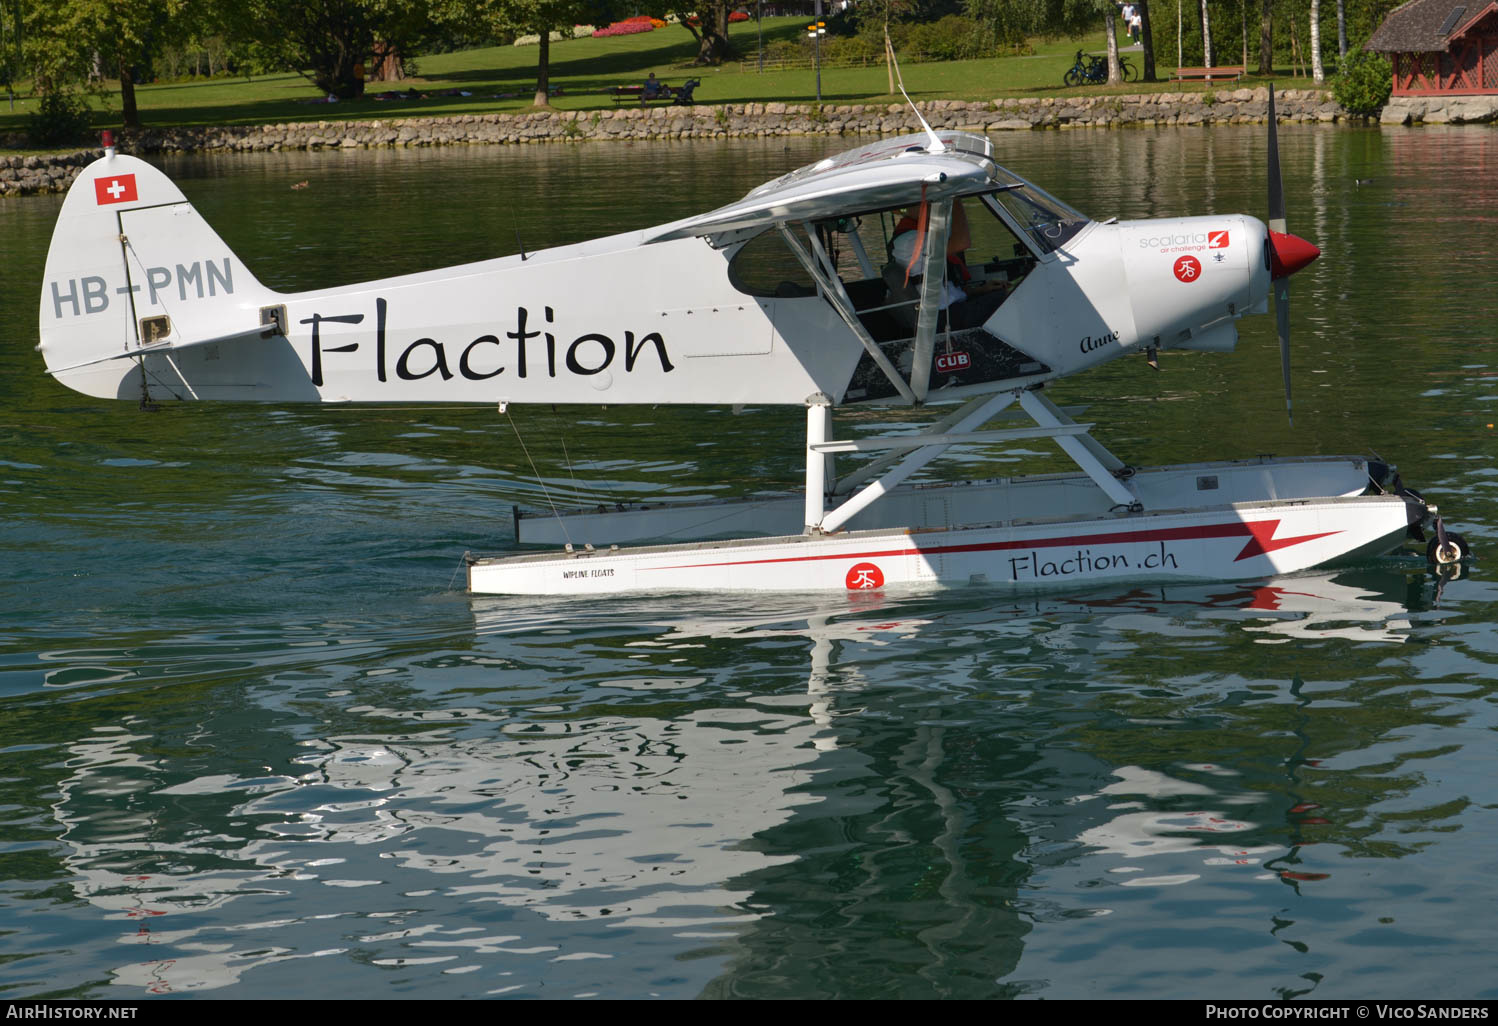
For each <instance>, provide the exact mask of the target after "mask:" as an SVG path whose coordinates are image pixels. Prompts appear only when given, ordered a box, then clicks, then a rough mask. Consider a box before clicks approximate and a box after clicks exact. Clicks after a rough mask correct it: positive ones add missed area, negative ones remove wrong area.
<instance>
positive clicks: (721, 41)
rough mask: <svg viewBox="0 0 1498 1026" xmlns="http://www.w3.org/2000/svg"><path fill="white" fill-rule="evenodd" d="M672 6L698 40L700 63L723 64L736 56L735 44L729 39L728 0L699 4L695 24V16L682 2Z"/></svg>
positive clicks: (712, 0)
mask: <svg viewBox="0 0 1498 1026" xmlns="http://www.w3.org/2000/svg"><path fill="white" fill-rule="evenodd" d="M671 6H672V9H673V13H674V14H675V15H676V20H677V21H678V22H680V23H681V24H682V25H683V26H685V27H686V30H687V31H688V32H690V33H692V38H693V39H695V40H697V63H698V64H722V63H723V62H724V61H725V60H728V59H729V58H731V57H733V56H734V51H733V44H732V43H730V42H729V41H728V15H729V13H730V7H729V3H728V0H709V2H708V3H705V4H699V5H698V7H697V15H696V16H695V20H696V21H697V24H695V25H694V24H693V23H692V22H693V20H694V16H693V15H691V14H689V13H688V12H687V11H686V10H685V9H684V7H683V5H682V4H681V3H679V2H678V3H673V4H672V5H671Z"/></svg>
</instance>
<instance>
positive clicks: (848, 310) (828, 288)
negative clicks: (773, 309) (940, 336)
mask: <svg viewBox="0 0 1498 1026" xmlns="http://www.w3.org/2000/svg"><path fill="white" fill-rule="evenodd" d="M777 230H778V231H779V232H780V237H781V238H783V239H784V240H785V244H786V245H787V246H789V247H790V249H791V252H792V253H794V254H795V255H796V259H797V260H798V261H800V263H801V266H802V267H804V268H806V271H807V273H808V274H810V275H811V276H812V280H814V281H815V282H816V283H817V285H819V286H820V287H821V289H822V291H823V292H824V293H826V295H827V299H828V301H829V302H831V304H832V309H834V310H836V311H837V315H838V316H839V317H841V318H842V319H843V323H844V324H846V325H847V326H848V328H849V330H850V331H852V332H853V334H854V335H856V336H858V341H859V342H862V343H863V347H864V349H866V350H867V351H868V354H869V356H871V357H873V359H874V364H875V366H877V367H878V368H879V369H880V370H881V371H883V372H884V376H885V377H886V378H889V381H890V384H892V385H894V386H895V390H896V391H897V392H899V393H900V396H901V397H902V398H903V399H904V400H905V401H906V402H908V403H914V402H915V401H916V398H915V393H914V392H912V391H911V390H910V386H909V385H907V384H906V383H905V379H904V378H902V377H900V372H899V371H898V370H896V369H895V365H894V364H892V363H890V362H889V357H887V356H885V355H884V350H882V349H880V348H879V343H877V342H875V341H874V337H873V336H872V335H870V334H869V332H868V329H867V328H865V327H864V326H863V322H862V321H860V320H859V319H858V314H857V312H855V310H854V308H853V300H852V299H850V298H849V296H848V290H847V289H845V288H843V283H842V282H841V281H839V280H838V278H837V277H836V276H835V275H829V274H827V272H826V271H824V270H823V269H822V265H821V264H820V262H819V261H818V260H816V259H814V258H813V257H812V255H811V254H810V253H808V252H807V251H806V247H805V246H803V245H801V240H799V239H797V238H796V235H795V233H794V232H792V231H791V230H790V228H789V227H788V226H786V225H783V224H782V225H778V226H777ZM806 237H807V238H808V239H809V240H810V241H811V244H812V245H813V246H815V247H816V249H817V252H818V253H819V254H820V255H821V256H822V257H823V258H824V259H825V257H826V253H825V252H823V251H822V244H821V243H820V242H818V241H817V233H816V229H815V228H812V227H810V226H808V231H807V233H806Z"/></svg>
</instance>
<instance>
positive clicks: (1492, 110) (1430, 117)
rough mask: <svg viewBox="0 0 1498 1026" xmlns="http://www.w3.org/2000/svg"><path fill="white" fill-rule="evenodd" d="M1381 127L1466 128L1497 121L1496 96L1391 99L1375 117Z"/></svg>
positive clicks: (1497, 106) (1404, 97) (1399, 97)
mask: <svg viewBox="0 0 1498 1026" xmlns="http://www.w3.org/2000/svg"><path fill="white" fill-rule="evenodd" d="M1378 120H1379V122H1380V123H1382V124H1385V125H1408V124H1426V125H1470V124H1479V125H1480V124H1486V123H1488V122H1492V121H1498V96H1394V97H1391V98H1390V99H1389V103H1388V105H1387V106H1386V107H1384V109H1383V113H1382V114H1380V115H1379V119H1378Z"/></svg>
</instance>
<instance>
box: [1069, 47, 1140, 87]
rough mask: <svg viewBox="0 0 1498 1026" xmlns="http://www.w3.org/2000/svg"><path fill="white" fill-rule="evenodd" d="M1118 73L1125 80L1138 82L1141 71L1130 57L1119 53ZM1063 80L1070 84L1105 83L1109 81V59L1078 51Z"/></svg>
mask: <svg viewBox="0 0 1498 1026" xmlns="http://www.w3.org/2000/svg"><path fill="white" fill-rule="evenodd" d="M1118 73H1119V75H1120V76H1121V77H1122V78H1123V80H1124V81H1125V82H1137V81H1138V80H1139V71H1138V69H1137V68H1135V67H1134V65H1132V64H1130V63H1129V58H1128V57H1126V56H1124V55H1123V54H1119V55H1118ZM1061 81H1063V82H1065V83H1066V84H1067V85H1068V86H1079V85H1105V84H1106V83H1107V81H1108V61H1107V58H1105V57H1097V56H1094V55H1091V54H1084V53H1083V52H1082V51H1081V50H1078V51H1077V56H1076V61H1075V63H1073V64H1072V66H1071V67H1070V68H1069V69H1067V72H1066V74H1065V75H1063V76H1062V77H1061Z"/></svg>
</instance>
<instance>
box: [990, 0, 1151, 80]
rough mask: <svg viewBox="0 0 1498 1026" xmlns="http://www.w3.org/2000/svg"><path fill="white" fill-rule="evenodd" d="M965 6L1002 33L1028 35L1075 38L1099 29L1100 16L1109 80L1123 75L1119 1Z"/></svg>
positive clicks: (995, 0) (1009, 0) (1017, 0)
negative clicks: (1117, 22) (1105, 38)
mask: <svg viewBox="0 0 1498 1026" xmlns="http://www.w3.org/2000/svg"><path fill="white" fill-rule="evenodd" d="M966 7H967V14H968V17H970V18H972V19H974V20H975V21H981V22H985V23H987V24H988V25H989V26H990V28H992V29H993V30H994V31H995V32H997V33H999V34H1000V35H1003V34H1005V33H1013V32H1016V31H1018V32H1022V33H1024V34H1027V35H1047V36H1071V37H1074V38H1075V37H1076V36H1080V35H1082V34H1083V33H1084V32H1093V31H1096V29H1097V23H1098V19H1099V18H1101V19H1102V20H1103V27H1104V29H1105V30H1106V31H1107V34H1108V39H1109V43H1110V45H1109V47H1108V81H1110V82H1118V81H1120V79H1121V76H1120V74H1119V65H1118V44H1117V39H1118V37H1117V32H1116V29H1115V28H1114V21H1113V16H1114V15H1115V14H1116V13H1117V11H1118V4H1116V3H1114V2H1113V0H967V4H966ZM1145 18H1146V21H1145V26H1146V28H1145V31H1146V32H1148V31H1149V29H1148V27H1147V26H1148V25H1149V22H1148V15H1145ZM1151 64H1153V61H1151Z"/></svg>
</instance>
